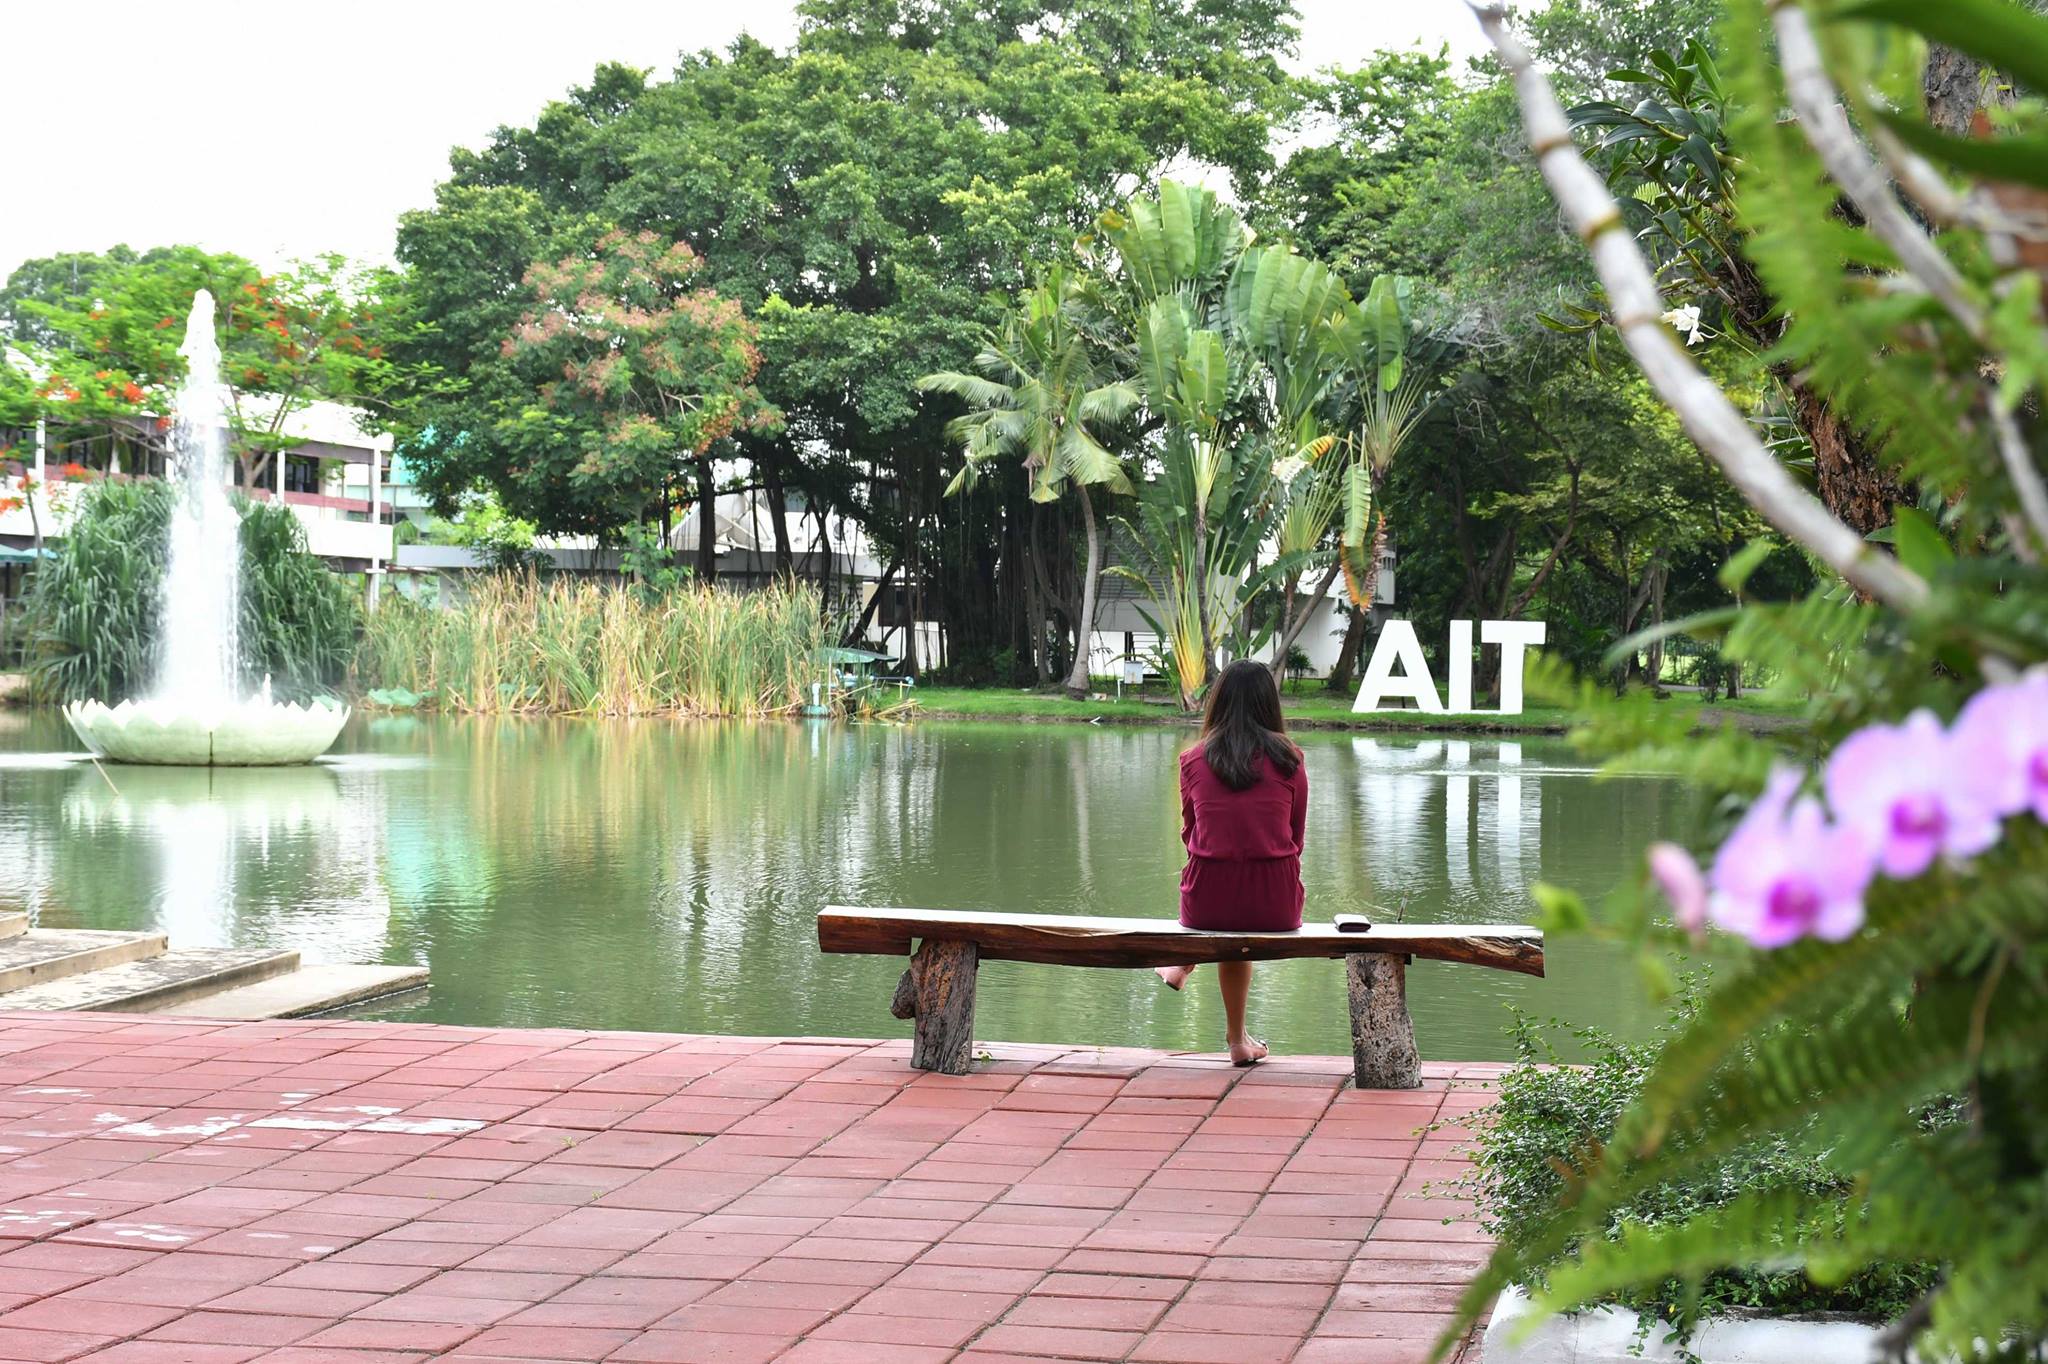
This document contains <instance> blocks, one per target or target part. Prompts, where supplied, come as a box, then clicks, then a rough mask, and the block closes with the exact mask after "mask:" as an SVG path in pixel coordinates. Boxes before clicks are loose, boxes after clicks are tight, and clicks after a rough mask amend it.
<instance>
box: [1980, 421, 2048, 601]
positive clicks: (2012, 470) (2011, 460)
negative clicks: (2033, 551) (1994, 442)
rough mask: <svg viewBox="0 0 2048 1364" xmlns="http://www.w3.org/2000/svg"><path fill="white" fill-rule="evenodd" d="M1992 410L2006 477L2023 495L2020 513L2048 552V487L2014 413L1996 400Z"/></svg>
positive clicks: (1992, 427) (2037, 541)
mask: <svg viewBox="0 0 2048 1364" xmlns="http://www.w3.org/2000/svg"><path fill="white" fill-rule="evenodd" d="M1990 407H1991V429H1992V430H1993V431H1994V432H1995V433H1996V434H1997V436H1998V455H1999V458H2000V459H2002V460H2004V461H2005V472H2006V476H2007V477H2008V478H2010V479H2012V486H2013V490H2014V491H2015V492H2017V493H2018V494H2019V499H2020V510H2021V511H2023V512H2025V513H2026V516H2027V525H2028V526H2030V527H2031V528H2032V529H2033V532H2034V540H2035V543H2036V544H2038V545H2040V546H2041V547H2042V548H2048V486H2043V484H2042V482H2041V471H2040V470H2039V469H2037V468H2035V467H2034V458H2033V452H2032V451H2030V450H2028V449H2027V441H2026V437H2024V436H2023V435H2021V434H2020V425H2019V423H2018V422H2016V421H2014V420H2013V419H2012V413H2010V412H2007V411H2006V410H2005V409H2003V408H2001V407H2000V406H1999V405H1998V401H1997V399H1995V398H1994V399H1992V400H1991V403H1990ZM2029 561H2030V562H2032V559H2031V557H2030V559H2029Z"/></svg>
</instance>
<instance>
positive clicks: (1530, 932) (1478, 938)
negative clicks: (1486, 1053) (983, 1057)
mask: <svg viewBox="0 0 2048 1364" xmlns="http://www.w3.org/2000/svg"><path fill="white" fill-rule="evenodd" d="M913 943H916V944H917V949H916V952H915V954H914V955H912V954H911V948H912V944H913ZM818 947H819V948H820V950H822V951H825V952H831V953H854V954H866V955H873V956H906V955H908V956H910V966H909V969H908V970H906V971H904V973H903V977H902V979H901V980H899V981H898V982H897V984H896V995H895V998H894V999H893V1000H892V1001H891V1002H890V1006H889V1009H890V1012H891V1013H893V1014H894V1015H895V1016H896V1017H898V1018H907V1019H914V1020H915V1021H916V1023H915V1028H914V1030H913V1033H912V1040H911V1052H910V1064H911V1065H912V1066H914V1067H916V1068H917V1069H919V1070H936V1071H940V1072H942V1073H944V1074H947V1075H965V1074H966V1073H967V1071H968V1068H969V1066H970V1064H971V1063H972V1061H973V1056H974V982H975V972H976V969H977V968H978V967H979V965H980V963H981V962H984V961H1029V962H1039V963H1042V964H1045V965H1049V966H1096V967H1123V968H1126V969H1129V968H1137V967H1153V966H1197V965H1202V964H1204V963H1210V962H1223V961H1288V960H1297V959H1300V958H1306V957H1319V958H1337V957H1342V958H1343V959H1344V963H1345V983H1346V987H1347V994H1348V996H1349V1001H1350V1007H1351V1058H1352V1069H1353V1074H1354V1078H1355V1079H1356V1081H1357V1083H1358V1087H1359V1088H1360V1089H1416V1088H1419V1087H1420V1086H1421V1083H1422V1062H1421V1057H1420V1055H1419V1054H1418V1053H1417V1051H1416V1049H1415V1025H1414V1022H1413V1020H1412V1019H1411V1018H1410V1017H1409V1013H1408V987H1407V967H1408V963H1409V962H1410V961H1412V960H1414V959H1416V958H1418V957H1419V958H1421V959H1423V960H1425V961H1445V962H1457V963H1460V964H1463V965H1467V966H1485V967H1491V968H1492V969H1494V970H1497V971H1517V972H1520V973H1521V974H1523V975H1530V976H1540V975H1542V974H1543V934H1542V931H1541V930H1539V929H1535V928H1528V927H1524V926H1522V925H1518V924H1502V925H1494V924H1375V925H1373V926H1372V927H1371V928H1369V929H1366V930H1364V931H1362V932H1350V931H1340V930H1339V929H1338V928H1337V927H1336V926H1335V925H1334V924H1303V925H1302V926H1301V927H1300V928H1299V929H1298V930H1296V931H1295V932H1292V933H1205V932H1202V931H1200V930H1198V929H1192V928H1182V927H1181V926H1180V925H1179V924H1178V923H1175V922H1174V921H1172V920H1171V919H1090V918H1079V917H1072V916H1068V915H1061V914H980V913H969V912H958V913H956V912H950V911H944V910H926V909H859V908H848V907H846V906H842V905H832V906H828V907H827V908H825V909H823V910H821V911H820V912H819V914H818Z"/></svg>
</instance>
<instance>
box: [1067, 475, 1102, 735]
mask: <svg viewBox="0 0 2048 1364" xmlns="http://www.w3.org/2000/svg"><path fill="white" fill-rule="evenodd" d="M1074 491H1075V492H1077V493H1079V494H1080V495H1081V526H1082V531H1083V533H1084V534H1085V535H1086V536H1087V538H1088V567H1087V568H1086V569H1085V570H1083V577H1082V580H1081V619H1080V620H1078V621H1077V622H1075V624H1074V666H1073V667H1072V668H1070V669H1068V670H1067V695H1068V696H1071V697H1072V698H1074V699H1075V700H1076V701H1079V700H1081V699H1083V698H1084V697H1086V696H1087V695H1088V655H1089V648H1088V645H1089V642H1090V637H1091V636H1092V635H1093V634H1094V633H1095V596H1096V590H1095V589H1096V580H1097V579H1099V578H1100V577H1101V576H1102V531H1101V529H1100V528H1099V527H1098V526H1097V525H1096V524H1095V504H1094V503H1093V502H1092V501H1090V500H1089V497H1088V485H1087V484H1085V483H1076V484H1075V485H1074Z"/></svg>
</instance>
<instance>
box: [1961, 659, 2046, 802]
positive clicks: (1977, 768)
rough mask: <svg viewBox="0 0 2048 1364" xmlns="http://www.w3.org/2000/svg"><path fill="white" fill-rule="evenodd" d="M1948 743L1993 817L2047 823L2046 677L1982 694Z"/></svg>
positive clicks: (2037, 675)
mask: <svg viewBox="0 0 2048 1364" xmlns="http://www.w3.org/2000/svg"><path fill="white" fill-rule="evenodd" d="M1949 742H1950V744H1951V745H1952V746H1953V751H1954V760H1955V762H1956V763H1957V765H1958V766H1959V767H1961V768H1962V769H1963V770H1964V771H1965V772H1967V773H1968V774H1969V776H1970V780H1971V782H1972V784H1973V785H1974V786H1975V787H1976V789H1977V791H1978V792H1979V794H1980V796H1981V797H1982V799H1983V800H1984V802H1985V803H1986V804H1987V805H1989V806H1990V808H1991V812H1992V813H1993V814H1995V815H1999V816H2004V815H2015V814H2018V813H2019V812H2020V811H2022V810H2032V811H2033V812H2034V818H2036V819H2038V820H2041V821H2042V822H2044V823H2048V672H2040V671H2036V672H2033V673H2030V674H2029V675H2028V676H2026V677H2025V678H2023V679H2021V680H2020V681H2018V682H2014V683H2011V684H2009V685H2006V686H2002V687H1987V688H1985V689H1984V690H1983V691H1980V692H1978V693H1977V694H1976V695H1975V696H1973V697H1971V698H1970V703H1969V704H1968V705H1966V706H1964V707H1963V713H1962V714H1961V715H1958V716H1957V717H1956V723H1955V727H1954V728H1953V729H1952V730H1951V731H1950V740H1949Z"/></svg>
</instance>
